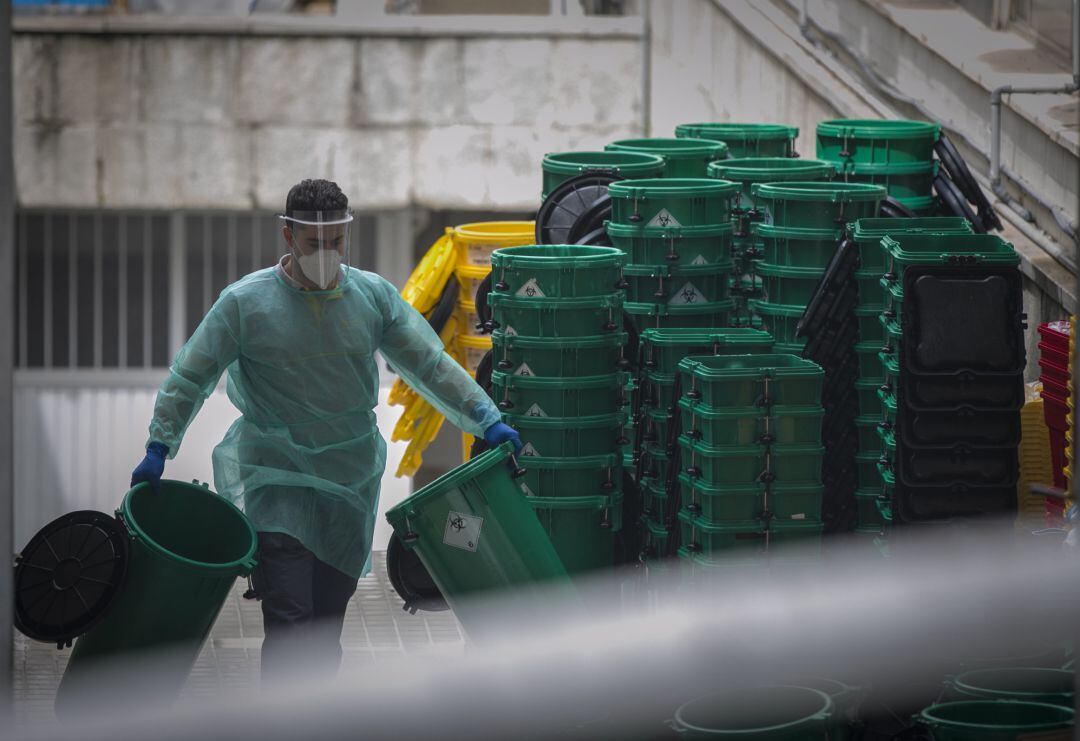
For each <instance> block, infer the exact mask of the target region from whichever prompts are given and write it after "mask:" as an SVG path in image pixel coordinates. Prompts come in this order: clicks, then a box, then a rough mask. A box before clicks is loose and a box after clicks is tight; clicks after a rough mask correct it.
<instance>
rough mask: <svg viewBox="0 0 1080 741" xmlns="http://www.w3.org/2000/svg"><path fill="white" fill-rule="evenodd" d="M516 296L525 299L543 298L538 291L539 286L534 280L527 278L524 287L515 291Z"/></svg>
mask: <svg viewBox="0 0 1080 741" xmlns="http://www.w3.org/2000/svg"><path fill="white" fill-rule="evenodd" d="M517 295H518V296H524V297H525V298H544V297H545V296H544V292H543V291H542V290H540V285H539V284H538V283H537V282H536V278H529V279H528V280H527V281H525V285H523V286H522V287H521V288H519V289H518V290H517Z"/></svg>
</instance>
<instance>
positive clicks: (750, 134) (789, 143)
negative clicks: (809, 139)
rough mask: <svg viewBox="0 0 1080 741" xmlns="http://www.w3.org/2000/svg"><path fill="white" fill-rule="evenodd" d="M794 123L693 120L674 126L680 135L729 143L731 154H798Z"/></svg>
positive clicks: (778, 155) (746, 155)
mask: <svg viewBox="0 0 1080 741" xmlns="http://www.w3.org/2000/svg"><path fill="white" fill-rule="evenodd" d="M798 135H799V129H798V128H797V127H795V126H783V125H781V124H767V123H692V124H679V125H678V126H676V127H675V136H677V137H680V138H686V137H689V138H694V139H712V140H713V141H721V142H724V143H725V144H727V147H728V156H729V157H797V156H798V155H797V154H796V153H795V137H797V136H798Z"/></svg>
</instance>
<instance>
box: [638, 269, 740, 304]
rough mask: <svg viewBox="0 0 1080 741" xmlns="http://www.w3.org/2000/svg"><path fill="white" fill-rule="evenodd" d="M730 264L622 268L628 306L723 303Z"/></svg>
mask: <svg viewBox="0 0 1080 741" xmlns="http://www.w3.org/2000/svg"><path fill="white" fill-rule="evenodd" d="M733 269H734V265H733V264H732V263H727V264H723V263H718V264H712V265H675V266H668V265H627V266H626V267H625V268H624V269H623V275H624V276H625V280H626V300H627V302H628V303H655V304H668V305H671V306H688V305H690V304H700V303H706V304H707V303H715V302H718V301H726V300H727V298H728V296H729V295H730V293H731V280H730V276H731V271H732V270H733Z"/></svg>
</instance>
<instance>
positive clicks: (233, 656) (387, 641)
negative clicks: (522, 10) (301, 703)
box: [15, 552, 465, 725]
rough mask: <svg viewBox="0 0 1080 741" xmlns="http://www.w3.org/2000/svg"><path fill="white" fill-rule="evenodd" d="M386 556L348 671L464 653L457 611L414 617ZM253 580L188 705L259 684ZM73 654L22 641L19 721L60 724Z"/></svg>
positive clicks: (226, 618)
mask: <svg viewBox="0 0 1080 741" xmlns="http://www.w3.org/2000/svg"><path fill="white" fill-rule="evenodd" d="M385 562H386V554H385V553H384V552H376V553H375V554H374V565H373V568H372V572H371V574H369V575H368V576H367V577H365V578H363V579H361V580H360V584H359V586H358V587H357V590H356V594H355V595H353V598H352V601H351V603H350V604H349V610H348V612H347V613H346V615H345V627H344V629H343V630H342V633H341V645H342V648H343V649H344V657H343V659H342V669H343V670H346V669H351V668H356V667H361V666H365V665H372V664H377V663H378V662H379V660H380V659H385V658H387V657H397V656H401V655H404V654H414V653H426V652H440V653H442V652H447V651H449V652H453V653H460V652H463V651H464V646H465V641H464V636H463V634H462V632H461V629H460V627H459V626H458V622H457V620H456V619H455V618H454V615H453V613H452V612H449V611H447V612H437V613H432V612H428V613H424V612H418V613H416V614H415V615H410V614H409V613H408V612H405V611H404V610H402V609H401V607H402V601H401V598H400V597H398V596H397V594H396V593H395V592H394V590H393V587H391V586H390V581H389V580H388V579H387V578H386V568H385ZM246 589H247V582H246V581H237V582H236V586H235V587H234V588H233V592H232V594H231V595H230V597H229V599H228V600H227V601H226V602H225V605H224V606H223V607H222V609H221V614H220V615H218V619H217V622H216V623H214V627H213V630H211V632H210V640H208V641H207V642H206V645H205V646H204V647H203V651H202V653H201V654H200V655H199V659H198V661H197V662H196V664H195V667H194V668H193V669H192V671H191V676H190V678H189V679H188V682H187V685H185V687H184V693H183V696H182V698H181V702H182V701H183V698H199V697H211V696H215V695H219V694H221V693H222V692H223V691H224V692H228V691H230V690H254V689H256V688H257V687H258V684H259V652H260V647H261V645H262V636H263V629H262V611H261V609H260V607H259V603H258V602H256V601H254V600H246V599H244V598H243V593H244V591H245V590H246ZM69 653H70V649H65V650H63V651H58V650H57V649H56V647H55V646H53V645H49V644H45V643H38V642H35V641H31V640H30V639H28V638H26V637H25V636H23V635H22V634H20V633H16V634H15V722H16V724H17V725H23V724H40V723H50V722H55V716H54V715H53V698H54V696H55V694H56V688H57V686H58V685H59V683H60V677H61V676H62V675H63V673H64V667H65V666H66V665H67V659H68V654H69Z"/></svg>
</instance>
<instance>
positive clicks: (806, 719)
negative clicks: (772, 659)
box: [671, 685, 833, 741]
mask: <svg viewBox="0 0 1080 741" xmlns="http://www.w3.org/2000/svg"><path fill="white" fill-rule="evenodd" d="M832 712H833V703H832V700H831V699H829V696H828V695H827V694H825V693H824V692H821V691H820V690H816V689H813V688H810V687H794V686H787V685H776V686H768V687H747V688H740V689H734V690H727V691H724V692H717V693H714V694H712V695H706V696H705V697H701V698H698V699H697V700H693V701H691V702H688V703H686V704H684V705H682V706H681V707H679V709H678V710H676V711H675V718H674V720H672V721H671V727H672V728H674V729H675V731H676V732H677V733H678V734H679V736H680V737H681V738H686V739H731V740H732V741H734V740H736V739H738V740H739V741H750V740H751V739H753V740H760V741H813V740H814V739H820V740H821V741H824V739H827V738H831V737H830V736H829V732H828V727H827V726H828V722H829V717H830V716H831V715H832Z"/></svg>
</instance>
